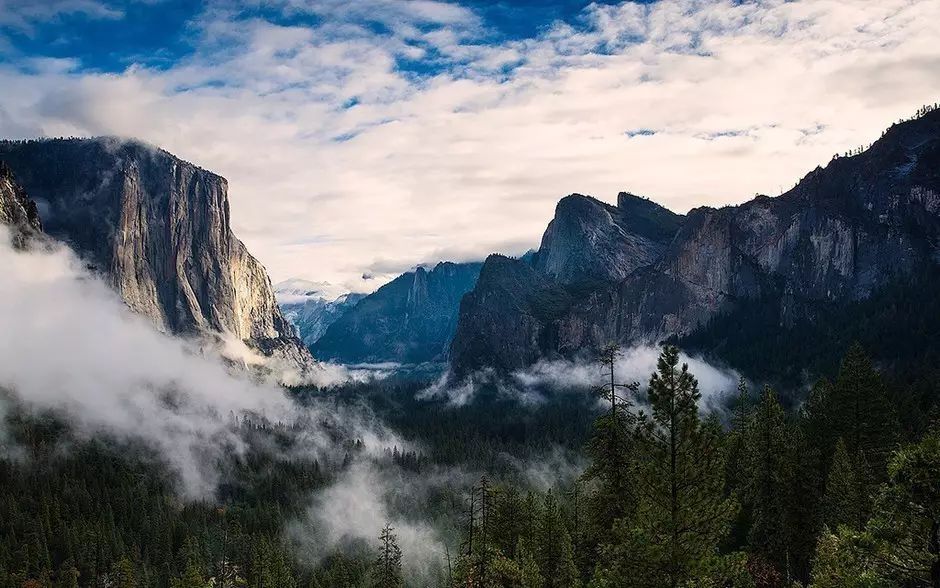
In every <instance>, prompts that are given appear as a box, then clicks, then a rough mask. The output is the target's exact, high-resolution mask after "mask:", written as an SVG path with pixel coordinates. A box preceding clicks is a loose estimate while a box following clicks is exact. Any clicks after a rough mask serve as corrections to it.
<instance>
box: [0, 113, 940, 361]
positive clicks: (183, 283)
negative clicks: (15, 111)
mask: <svg viewBox="0 0 940 588" xmlns="http://www.w3.org/2000/svg"><path fill="white" fill-rule="evenodd" d="M0 162H3V163H0V222H2V223H4V224H7V225H9V226H11V227H13V229H14V232H15V233H16V234H17V235H29V234H32V233H38V232H40V231H43V232H45V233H47V234H48V235H50V236H52V237H54V238H56V239H59V240H60V241H63V242H65V243H66V244H68V245H69V246H70V247H72V248H73V249H74V250H75V251H76V253H78V255H80V256H81V257H82V259H84V260H85V261H86V262H87V263H88V264H89V266H91V267H92V268H94V269H95V270H96V271H98V272H100V273H101V274H102V275H103V276H104V277H105V278H106V279H107V280H108V281H109V282H110V283H111V284H112V286H113V287H114V288H115V290H116V291H118V292H119V293H120V294H121V296H122V297H123V298H124V300H125V301H126V303H127V305H128V306H129V307H130V308H131V309H133V310H135V311H136V312H138V313H140V314H142V315H144V316H146V317H148V318H149V319H150V320H151V321H152V322H153V323H154V325H155V326H156V327H157V328H158V329H160V330H163V331H165V332H168V333H178V334H214V335H216V336H220V337H235V338H237V339H238V340H240V341H243V342H244V343H245V344H246V345H248V346H249V347H250V348H252V349H254V350H255V351H257V352H258V353H261V354H264V355H267V356H270V357H276V358H279V359H282V360H286V361H288V362H289V363H291V364H292V365H295V366H298V367H300V368H301V369H308V368H309V367H311V366H313V365H315V362H314V360H313V358H312V356H311V354H310V352H309V351H308V347H309V349H310V350H312V352H313V354H314V355H315V356H316V357H318V358H320V359H325V360H331V361H338V362H343V363H376V362H398V363H422V362H442V361H449V362H450V364H451V366H452V368H453V371H454V373H455V374H456V375H458V376H461V375H466V374H469V373H471V372H473V371H475V370H478V369H483V368H495V369H496V370H498V371H504V372H506V371H512V370H515V369H519V368H523V367H525V366H528V365H530V364H532V363H534V362H536V361H538V360H540V359H543V358H556V357H572V356H576V355H579V354H592V353H593V352H594V351H595V350H596V349H597V348H598V347H600V346H602V345H605V344H607V343H609V342H619V343H623V344H637V343H657V342H660V341H663V340H672V341H678V342H680V343H682V344H683V345H684V346H686V347H687V348H695V349H698V350H700V351H701V352H703V353H707V354H711V355H714V356H717V357H721V358H724V359H726V360H727V361H729V362H730V363H732V364H739V365H744V364H747V365H751V366H757V365H758V364H763V368H767V367H768V366H770V365H772V364H773V365H776V364H783V363H791V364H793V363H794V362H792V361H789V362H787V361H786V357H784V358H783V359H781V358H778V357H776V356H777V355H784V356H788V357H792V355H793V354H802V357H804V359H805V358H817V357H823V356H827V355H826V354H827V353H828V351H826V350H825V349H824V346H825V345H827V344H831V345H843V344H844V343H845V341H846V339H847V338H849V337H852V338H860V339H863V340H864V341H863V342H867V343H869V344H870V346H872V347H878V348H879V349H881V350H882V352H883V353H882V355H883V357H884V358H887V359H890V358H891V357H900V356H902V355H903V356H906V357H911V356H914V355H921V356H922V355H923V354H924V353H934V352H935V351H936V354H937V355H940V350H934V347H935V346H936V341H938V340H940V319H937V318H935V317H938V316H940V308H938V307H940V303H937V302H936V301H935V299H936V298H937V297H936V296H935V295H934V292H935V291H936V289H937V288H938V287H940V271H938V267H940V111H938V110H930V111H927V112H925V113H922V115H921V116H919V117H918V118H916V119H912V120H909V121H905V122H903V123H899V124H896V125H893V126H892V127H891V128H890V129H888V130H887V131H886V132H885V134H884V135H883V136H882V138H881V139H879V140H878V141H876V142H875V143H874V144H873V145H872V146H871V147H870V148H869V149H867V150H865V151H859V152H857V153H854V154H852V155H847V156H843V157H836V158H834V159H833V160H832V161H831V162H829V164H828V165H827V166H826V167H825V168H821V167H820V168H817V169H815V170H813V171H812V172H810V173H809V174H807V175H806V176H805V177H804V178H803V179H802V180H800V181H799V182H798V183H797V184H796V186H795V187H794V188H793V189H791V190H789V191H788V192H786V193H784V194H783V195H781V196H778V197H774V198H771V197H768V196H758V197H756V198H754V199H753V200H750V201H748V202H745V203H743V204H740V205H738V206H726V207H723V208H711V207H700V208H696V209H693V210H691V211H689V213H688V214H685V215H679V214H675V213H673V212H671V211H669V210H667V209H665V208H664V207H662V206H659V205H658V204H656V203H654V202H652V201H650V200H647V199H645V198H641V197H638V196H635V195H632V194H629V193H622V194H620V195H619V196H618V198H617V204H616V206H613V205H610V204H607V203H604V202H601V201H599V200H596V199H594V198H592V197H589V196H584V195H580V194H572V195H570V196H566V197H565V198H562V199H561V201H559V202H558V204H557V206H556V209H555V216H554V218H553V220H552V221H551V222H550V223H549V225H548V227H547V228H546V230H545V232H544V235H543V237H542V241H541V245H540V246H539V249H538V250H537V251H535V252H534V253H532V254H527V255H526V256H523V257H522V258H509V257H505V256H501V255H491V256H490V257H488V258H487V259H486V261H485V262H483V263H482V264H481V263H450V262H442V263H439V264H437V265H436V266H435V267H433V268H431V269H427V268H425V267H418V268H417V269H416V270H415V271H412V272H407V273H405V274H403V275H401V276H399V277H398V278H396V279H395V280H393V281H391V282H390V283H388V284H386V285H384V286H382V287H381V288H379V289H378V290H377V291H375V292H374V293H372V294H369V295H363V294H356V293H348V292H343V291H342V290H340V289H337V288H335V287H334V286H331V285H329V284H325V283H318V282H306V281H300V280H290V281H288V282H284V283H281V284H279V285H278V288H277V293H276V294H277V296H276V297H275V290H274V289H273V288H272V287H271V284H270V281H269V279H268V276H267V274H266V272H265V270H264V268H263V267H262V266H261V264H260V263H259V262H258V261H257V260H256V259H255V258H254V257H252V256H251V255H250V254H249V253H248V251H247V250H246V248H245V246H244V245H243V244H242V243H241V241H239V240H238V239H237V238H236V237H235V236H234V235H233V234H232V231H231V229H230V227H229V209H228V199H227V183H226V181H225V179H224V178H221V177H220V176H217V175H215V174H213V173H211V172H208V171H206V170H203V169H201V168H199V167H197V166H195V165H192V164H190V163H188V162H186V161H183V160H181V159H179V158H177V157H175V156H173V155H171V154H169V153H167V152H166V151H162V150H160V149H157V148H154V147H151V146H148V145H145V144H143V143H140V142H137V141H125V140H118V139H110V138H100V139H68V140H39V141H2V142H0ZM278 304H280V308H279V306H278ZM285 317H286V318H285ZM288 318H289V319H290V321H292V322H293V323H294V324H293V325H292V324H290V322H288V320H287V319H288ZM301 339H302V340H301ZM925 349H926V350H927V351H925ZM811 363H812V362H811V361H810V362H808V363H807V362H805V361H804V362H803V363H802V365H811Z"/></svg>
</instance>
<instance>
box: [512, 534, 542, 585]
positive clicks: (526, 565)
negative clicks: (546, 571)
mask: <svg viewBox="0 0 940 588" xmlns="http://www.w3.org/2000/svg"><path fill="white" fill-rule="evenodd" d="M516 565H517V566H518V568H519V586H520V588H542V585H543V583H544V580H543V578H542V572H541V570H539V564H538V561H536V559H535V554H534V553H533V552H532V549H531V547H530V546H529V544H528V542H527V541H524V540H523V539H521V538H520V539H519V545H517V546H516Z"/></svg>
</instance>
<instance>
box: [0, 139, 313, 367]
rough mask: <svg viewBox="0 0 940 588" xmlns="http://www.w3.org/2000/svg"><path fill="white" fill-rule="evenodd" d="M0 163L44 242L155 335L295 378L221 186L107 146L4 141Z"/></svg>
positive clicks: (290, 339)
mask: <svg viewBox="0 0 940 588" xmlns="http://www.w3.org/2000/svg"><path fill="white" fill-rule="evenodd" d="M0 160H3V161H5V162H6V163H7V164H8V166H9V168H10V169H11V170H12V172H13V174H14V176H15V177H16V179H17V181H18V182H19V183H20V184H21V185H22V186H23V188H24V189H25V191H26V193H27V194H29V196H30V197H31V198H32V199H33V200H34V201H35V202H36V205H37V208H38V216H39V217H40V218H41V219H42V225H43V229H44V231H45V232H46V233H48V234H49V235H50V236H52V237H54V238H56V239H58V240H60V241H63V242H65V243H66V244H68V245H69V246H70V247H71V248H72V249H74V250H75V252H76V253H77V254H78V255H79V256H80V257H81V258H82V259H83V260H84V261H86V262H87V263H88V265H89V266H90V267H91V268H92V269H94V270H95V271H97V272H100V273H101V274H102V275H103V276H104V277H105V279H107V280H108V281H109V282H110V283H111V285H112V286H113V287H114V288H115V290H117V291H118V292H119V293H120V294H121V296H122V297H123V299H124V300H125V302H126V303H127V305H128V306H129V307H130V308H131V309H133V310H134V311H136V312H137V313H139V314H141V315H144V316H146V317H147V318H149V319H150V320H151V321H152V322H153V323H154V325H156V327H157V328H158V329H160V330H161V331H164V332H167V333H173V334H185V335H212V336H214V337H220V338H222V339H224V340H226V341H227V342H230V341H231V339H232V338H234V339H235V340H237V341H241V342H243V343H244V344H245V345H247V346H248V347H249V348H250V349H251V350H252V351H253V352H259V353H261V354H262V355H265V356H268V357H272V358H276V359H278V360H279V361H281V362H283V364H282V365H284V366H290V367H291V368H296V369H298V370H300V371H301V372H303V371H306V370H308V369H310V368H311V367H313V366H314V365H315V363H314V361H313V358H312V357H311V356H310V353H309V352H308V351H307V349H306V348H305V347H304V346H303V344H302V343H301V342H300V341H299V340H298V339H297V338H296V337H295V336H294V335H293V331H292V329H291V326H290V325H289V324H288V323H287V321H286V320H285V319H284V317H283V316H282V314H281V311H280V310H279V308H278V306H277V304H276V302H275V298H274V293H273V290H272V288H271V282H270V280H269V278H268V275H267V273H266V272H265V269H264V267H262V265H261V264H260V263H259V262H258V260H256V259H255V258H254V257H252V255H251V254H250V253H249V252H248V250H247V249H246V248H245V246H244V244H242V242H241V241H239V240H238V239H237V238H236V237H235V235H234V234H233V233H232V230H231V228H230V226H229V203H228V193H227V192H228V184H227V182H226V180H225V179H224V178H222V177H220V176H218V175H215V174H213V173H211V172H208V171H206V170H204V169H201V168H199V167H197V166H195V165H193V164H191V163H188V162H186V161H183V160H181V159H179V158H177V157H175V156H173V155H171V154H170V153H167V152H166V151H163V150H161V149H157V148H155V147H152V146H149V145H145V144H143V143H140V142H136V141H125V140H120V139H113V138H98V139H63V140H39V141H25V142H11V141H4V142H0ZM4 209H6V207H4Z"/></svg>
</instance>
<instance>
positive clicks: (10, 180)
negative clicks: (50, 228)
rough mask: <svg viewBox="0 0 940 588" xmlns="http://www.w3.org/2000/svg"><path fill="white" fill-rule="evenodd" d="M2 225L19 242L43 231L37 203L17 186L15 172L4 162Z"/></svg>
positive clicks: (0, 195)
mask: <svg viewBox="0 0 940 588" xmlns="http://www.w3.org/2000/svg"><path fill="white" fill-rule="evenodd" d="M0 224H3V225H6V226H7V227H8V228H9V230H11V231H12V232H13V238H14V240H15V241H17V242H21V241H22V239H23V238H25V237H26V236H27V235H29V234H30V233H33V232H39V231H41V230H42V223H41V222H40V219H39V210H38V209H37V207H36V203H35V202H33V201H32V199H30V198H29V196H28V195H27V194H26V191H25V190H23V188H22V187H20V185H19V184H17V182H16V178H15V177H14V176H13V170H11V169H10V168H9V167H8V166H7V165H6V164H5V163H3V161H0Z"/></svg>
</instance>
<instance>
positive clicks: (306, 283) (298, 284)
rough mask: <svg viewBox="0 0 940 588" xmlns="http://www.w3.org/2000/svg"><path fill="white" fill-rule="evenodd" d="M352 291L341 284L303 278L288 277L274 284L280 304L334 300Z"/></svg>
mask: <svg viewBox="0 0 940 588" xmlns="http://www.w3.org/2000/svg"><path fill="white" fill-rule="evenodd" d="M350 293H351V292H350V291H349V289H348V288H345V287H343V286H341V285H339V284H333V283H331V282H315V281H312V280H305V279H303V278H288V279H286V280H284V281H283V282H278V283H277V284H275V285H274V296H275V298H277V301H278V303H279V304H297V303H301V302H305V301H307V300H324V301H327V302H333V301H334V300H337V299H339V298H340V297H342V296H345V295H347V294H350Z"/></svg>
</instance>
